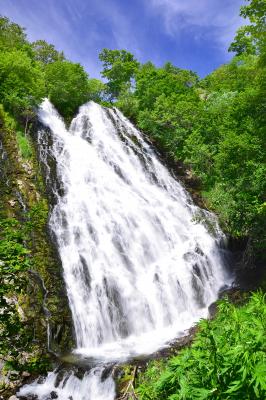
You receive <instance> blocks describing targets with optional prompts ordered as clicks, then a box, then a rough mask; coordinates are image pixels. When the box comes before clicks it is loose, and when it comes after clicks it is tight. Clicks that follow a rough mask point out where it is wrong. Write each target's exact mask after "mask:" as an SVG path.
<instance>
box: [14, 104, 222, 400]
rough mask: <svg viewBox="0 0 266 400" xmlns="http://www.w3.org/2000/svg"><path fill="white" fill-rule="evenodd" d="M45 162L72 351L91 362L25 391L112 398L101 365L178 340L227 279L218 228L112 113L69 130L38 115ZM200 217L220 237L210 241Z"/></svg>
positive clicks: (95, 113) (92, 116)
mask: <svg viewBox="0 0 266 400" xmlns="http://www.w3.org/2000/svg"><path fill="white" fill-rule="evenodd" d="M39 118H40V120H41V122H42V123H43V124H44V125H45V126H47V127H49V129H50V132H51V134H52V143H51V140H48V136H47V134H46V133H45V130H41V131H40V132H39V147H40V154H41V158H42V162H43V163H44V164H45V165H46V167H47V179H48V180H49V179H50V181H52V177H51V175H52V174H51V169H50V166H49V162H48V160H49V158H51V157H52V158H53V159H54V160H55V161H56V175H57V178H56V182H57V183H53V184H52V185H53V191H54V197H55V199H56V201H55V205H54V207H53V210H52V213H51V217H50V221H49V224H50V229H51V231H52V232H53V235H54V237H55V238H56V242H57V246H58V251H59V255H60V257H61V261H62V265H63V270H64V280H65V284H66V288H67V294H68V298H69V304H70V308H71V312H72V317H73V323H74V328H75V335H76V338H75V339H76V349H75V350H74V353H75V354H76V355H77V356H78V357H81V358H82V359H85V360H86V359H88V360H89V359H94V364H95V363H96V366H95V367H94V368H92V369H91V370H90V371H89V372H86V373H85V375H84V376H83V378H82V379H79V378H78V377H76V376H75V374H74V373H73V372H72V373H70V372H69V373H68V375H67V376H64V377H63V378H62V379H61V380H60V379H58V376H57V373H56V372H51V373H50V374H49V375H48V377H47V378H46V380H45V381H44V382H42V383H41V384H40V383H37V382H35V383H33V384H31V385H27V386H24V388H22V389H21V391H20V394H21V395H24V396H25V395H27V394H29V393H34V394H36V395H37V396H38V398H39V399H40V400H46V399H50V397H49V396H50V393H51V392H53V391H54V392H55V393H56V395H57V396H58V398H59V399H62V400H64V399H72V400H113V399H114V397H115V388H114V382H113V379H112V377H111V376H110V375H109V376H107V378H106V376H105V377H104V378H102V374H103V372H104V370H105V367H104V365H105V364H106V363H109V362H122V361H125V360H127V359H128V358H131V357H134V356H136V355H144V354H150V353H152V352H154V351H156V350H157V349H159V348H161V347H162V346H165V345H166V344H167V343H168V342H169V341H171V340H173V339H174V338H176V337H178V336H180V335H182V334H183V333H184V331H185V330H186V329H188V328H189V327H191V326H192V325H193V323H195V322H196V321H198V320H199V319H200V318H201V317H206V316H207V313H208V306H209V305H210V304H211V303H212V302H213V301H214V300H215V299H216V298H217V294H218V291H219V289H220V288H221V286H223V285H224V284H225V283H227V282H228V281H229V277H228V276H227V273H226V270H225V268H224V265H223V260H222V257H221V252H220V249H219V243H220V241H221V240H222V239H223V235H222V232H221V231H220V230H219V228H218V225H217V223H216V221H215V218H214V217H213V216H212V215H211V214H210V213H208V212H206V211H203V210H200V209H199V208H198V207H196V206H195V205H194V204H193V202H192V201H191V199H190V196H189V195H188V194H187V193H186V191H185V190H184V188H183V187H182V186H181V185H180V183H179V182H178V181H177V180H176V179H174V178H173V177H172V176H171V174H170V173H169V171H168V170H167V168H165V167H164V166H163V165H162V163H161V162H160V160H159V158H158V157H157V155H156V154H155V152H154V150H153V149H152V147H151V146H150V145H149V144H148V143H147V141H145V139H144V137H143V135H142V134H141V132H139V131H138V130H137V129H136V128H135V127H134V126H133V125H132V124H131V123H130V122H129V121H128V120H127V119H126V118H125V117H124V116H123V115H122V114H121V113H120V112H119V111H118V110H115V109H105V108H103V107H101V106H100V105H98V104H96V103H93V102H89V103H88V104H85V105H83V106H82V107H81V108H80V110H79V113H78V115H77V117H76V118H74V119H73V121H72V123H71V126H70V128H69V129H67V128H66V126H65V124H64V122H63V120H62V119H61V117H60V116H59V115H58V113H57V112H56V110H55V109H54V108H53V106H52V104H51V103H50V102H49V101H48V100H45V101H44V102H43V103H42V105H41V107H40V111H39ZM198 215H201V216H204V218H207V219H208V220H209V221H211V224H212V226H213V229H214V231H215V234H211V233H209V232H208V230H207V228H206V226H205V225H204V224H203V223H200V222H197V220H198Z"/></svg>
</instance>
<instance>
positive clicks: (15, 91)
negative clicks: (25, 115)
mask: <svg viewBox="0 0 266 400" xmlns="http://www.w3.org/2000/svg"><path fill="white" fill-rule="evenodd" d="M0 82H1V83H0V97H1V101H2V103H3V105H4V107H5V109H6V110H7V111H10V112H12V113H13V114H14V115H19V114H20V113H21V112H22V111H23V110H25V109H27V108H30V107H31V106H33V105H35V104H36V103H37V102H38V101H40V99H41V98H42V97H43V96H44V93H45V87H44V80H43V76H42V72H41V69H40V67H39V65H38V64H35V63H34V62H33V61H32V60H31V58H30V57H29V56H28V55H27V53H26V52H24V51H22V50H10V51H1V52H0Z"/></svg>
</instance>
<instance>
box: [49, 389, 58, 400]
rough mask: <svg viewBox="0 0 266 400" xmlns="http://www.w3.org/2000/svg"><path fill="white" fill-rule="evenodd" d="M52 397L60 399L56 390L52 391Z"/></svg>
mask: <svg viewBox="0 0 266 400" xmlns="http://www.w3.org/2000/svg"><path fill="white" fill-rule="evenodd" d="M50 397H51V399H58V394H57V392H55V391H54V390H53V391H52V392H51V393H50Z"/></svg>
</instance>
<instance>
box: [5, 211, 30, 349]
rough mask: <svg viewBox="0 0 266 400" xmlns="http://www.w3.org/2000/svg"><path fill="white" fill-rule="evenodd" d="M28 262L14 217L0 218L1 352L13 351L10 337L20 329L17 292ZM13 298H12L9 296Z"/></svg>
mask: <svg viewBox="0 0 266 400" xmlns="http://www.w3.org/2000/svg"><path fill="white" fill-rule="evenodd" d="M30 265H31V262H30V259H29V251H28V249H27V248H26V247H25V245H24V235H23V231H22V230H21V226H20V224H19V223H18V221H17V220H16V219H13V218H2V219H1V220H0V306H1V314H0V322H1V324H0V333H1V338H2V340H1V353H2V354H5V353H6V352H8V353H9V354H10V353H12V351H13V345H12V340H13V338H14V337H15V335H17V333H18V331H21V333H22V341H23V343H24V340H25V338H24V337H23V326H22V324H21V321H20V318H19V314H18V313H17V311H16V307H17V306H16V299H17V296H18V295H19V294H20V293H22V291H23V288H24V283H25V282H24V280H23V279H21V274H22V273H24V272H25V271H27V269H29V267H30ZM12 298H13V300H14V301H13V300H12Z"/></svg>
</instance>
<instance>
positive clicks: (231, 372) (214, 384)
mask: <svg viewBox="0 0 266 400" xmlns="http://www.w3.org/2000/svg"><path fill="white" fill-rule="evenodd" d="M265 300H266V298H265V294H263V293H262V292H261V291H258V292H255V293H253V294H252V295H251V298H250V300H249V301H248V302H247V303H246V304H244V305H242V306H241V307H236V306H235V305H233V304H231V303H230V302H229V300H227V299H225V300H222V301H220V302H219V306H218V308H219V312H218V315H217V317H216V318H215V319H214V320H212V321H210V320H202V321H201V322H200V323H199V328H200V329H199V332H198V333H197V335H196V337H195V340H194V342H193V344H192V345H191V347H188V348H184V349H183V350H182V351H181V352H180V353H179V354H178V355H177V356H175V357H173V358H170V359H169V360H168V361H167V363H165V362H163V361H152V362H151V363H150V364H149V366H148V368H147V370H146V372H145V373H144V374H142V375H140V377H139V379H138V383H137V388H136V392H137V394H138V396H139V399H141V400H162V399H164V400H190V399H191V400H192V399H193V400H196V399H197V400H204V399H213V400H214V399H216V400H229V399H237V400H240V399H241V400H255V399H265V398H266V353H265V350H266V338H265V332H266V301H265Z"/></svg>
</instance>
